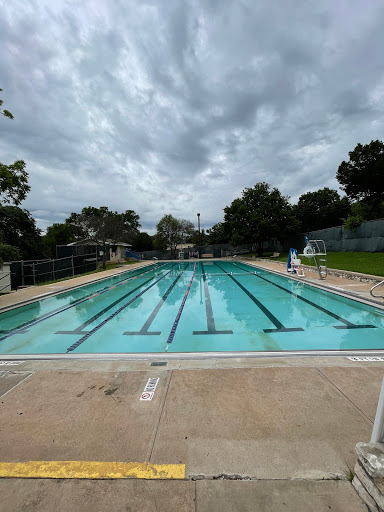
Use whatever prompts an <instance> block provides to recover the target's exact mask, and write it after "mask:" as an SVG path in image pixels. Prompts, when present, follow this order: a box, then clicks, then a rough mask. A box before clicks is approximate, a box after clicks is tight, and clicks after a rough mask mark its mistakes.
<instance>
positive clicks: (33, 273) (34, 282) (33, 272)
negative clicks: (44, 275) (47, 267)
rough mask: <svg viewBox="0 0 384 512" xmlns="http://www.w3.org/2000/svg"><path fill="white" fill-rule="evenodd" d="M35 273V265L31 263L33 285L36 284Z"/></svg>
mask: <svg viewBox="0 0 384 512" xmlns="http://www.w3.org/2000/svg"><path fill="white" fill-rule="evenodd" d="M35 272H36V270H35V264H34V263H32V276H33V285H35V284H36V275H35Z"/></svg>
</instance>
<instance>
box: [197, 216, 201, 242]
mask: <svg viewBox="0 0 384 512" xmlns="http://www.w3.org/2000/svg"><path fill="white" fill-rule="evenodd" d="M197 229H198V230H199V247H201V235H200V213H198V214H197Z"/></svg>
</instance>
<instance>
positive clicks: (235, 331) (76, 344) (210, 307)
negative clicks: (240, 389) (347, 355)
mask: <svg viewBox="0 0 384 512" xmlns="http://www.w3.org/2000/svg"><path fill="white" fill-rule="evenodd" d="M383 334H384V310H382V309H380V308H376V307H374V306H371V305H368V304H365V303H362V302H359V301H356V300H353V299H349V298H346V297H344V296H341V295H337V294H335V293H332V292H329V291H327V290H322V289H319V288H315V287H313V286H309V285H307V284H305V283H303V282H300V281H298V280H295V279H290V278H286V277H284V276H281V275H277V274H275V273H273V272H269V271H267V270H264V269H260V268H256V267H253V266H251V265H247V264H245V263H243V262H228V261H225V260H218V261H205V262H201V261H200V262H164V263H162V262H158V263H154V264H150V265H148V266H145V267H139V268H136V269H134V270H130V271H128V272H125V273H123V274H120V275H118V276H115V277H112V278H109V279H106V280H103V281H98V282H94V283H92V284H89V285H86V286H82V287H79V288H75V289H72V290H69V291H67V292H64V293H60V294H58V295H54V296H50V297H47V298H45V299H42V300H39V301H36V302H33V303H30V304H28V305H24V306H21V307H17V308H14V309H11V310H9V311H6V312H3V313H1V314H0V353H1V354H3V355H7V354H113V353H130V354H131V353H163V354H164V353H165V352H168V353H191V352H193V353H197V352H199V353H202V352H265V351H267V352H269V351H270V352H279V351H283V352H285V351H322V350H331V351H332V350H333V351H334V350H368V349H376V350H377V349H383V348H384V336H383Z"/></svg>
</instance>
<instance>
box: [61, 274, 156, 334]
mask: <svg viewBox="0 0 384 512" xmlns="http://www.w3.org/2000/svg"><path fill="white" fill-rule="evenodd" d="M153 279H154V278H153V277H150V278H149V279H147V280H146V281H144V283H141V284H139V285H138V286H136V288H133V290H131V291H130V292H128V293H126V294H125V295H123V296H122V297H120V298H119V299H117V300H115V302H112V304H110V305H109V306H107V307H106V308H104V309H102V310H101V311H99V312H98V313H96V314H95V315H93V316H92V317H91V318H89V320H87V321H86V322H84V323H83V324H81V325H79V327H76V329H74V330H73V331H57V332H55V334H86V333H87V331H83V329H84V327H87V325H89V324H91V323H93V322H94V321H95V320H97V319H98V318H100V317H101V316H103V315H104V313H106V312H107V311H109V310H110V309H112V308H114V307H115V306H116V305H117V304H118V303H119V302H121V301H122V300H124V299H126V298H127V297H129V296H130V295H132V293H135V291H136V290H138V289H139V288H142V287H143V286H145V285H146V284H147V283H149V282H150V281H152V280H153Z"/></svg>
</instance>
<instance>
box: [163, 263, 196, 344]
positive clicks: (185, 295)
mask: <svg viewBox="0 0 384 512" xmlns="http://www.w3.org/2000/svg"><path fill="white" fill-rule="evenodd" d="M195 274H196V262H195V264H194V266H193V272H192V277H191V280H190V281H189V285H188V288H187V291H186V292H185V294H184V297H183V300H182V301H181V305H180V307H179V311H178V312H177V315H176V318H175V321H174V322H173V325H172V329H171V332H170V333H169V336H168V339H167V348H166V351H167V350H168V347H169V344H170V343H172V341H173V338H174V337H175V334H176V329H177V326H178V325H179V320H180V317H181V313H182V312H183V309H184V305H185V302H186V300H187V298H188V294H189V290H190V289H191V286H192V282H193V279H194V278H195Z"/></svg>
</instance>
